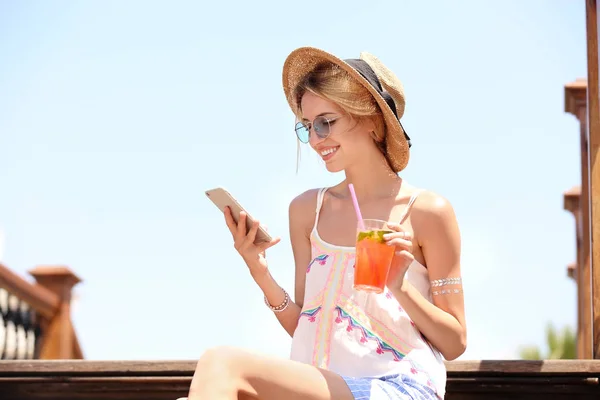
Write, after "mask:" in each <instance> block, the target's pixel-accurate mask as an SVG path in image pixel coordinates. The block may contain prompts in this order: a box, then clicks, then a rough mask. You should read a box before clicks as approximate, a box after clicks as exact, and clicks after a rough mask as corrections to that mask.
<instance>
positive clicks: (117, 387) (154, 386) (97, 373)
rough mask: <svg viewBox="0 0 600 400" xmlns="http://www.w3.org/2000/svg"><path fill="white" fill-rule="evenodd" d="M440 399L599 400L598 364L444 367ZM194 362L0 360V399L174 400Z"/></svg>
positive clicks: (473, 363) (185, 388)
mask: <svg viewBox="0 0 600 400" xmlns="http://www.w3.org/2000/svg"><path fill="white" fill-rule="evenodd" d="M446 367H447V370H448V380H447V384H446V396H445V399H446V400H506V399H521V400H529V399H530V400H575V399H578V400H584V399H585V400H587V399H590V400H592V399H594V400H597V399H598V398H600V384H599V377H600V361H599V360H585V361H584V360H543V361H542V360H540V361H524V360H508V361H504V360H481V361H450V362H448V363H446ZM195 368H196V361H191V360H190V361H77V360H68V361H0V393H2V400H58V399H60V400H100V399H102V400H174V399H176V398H179V397H184V396H186V395H187V394H188V391H189V387H190V383H191V381H192V375H193V374H194V370H195Z"/></svg>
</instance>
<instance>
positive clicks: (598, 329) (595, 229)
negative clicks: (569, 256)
mask: <svg viewBox="0 0 600 400" xmlns="http://www.w3.org/2000/svg"><path fill="white" fill-rule="evenodd" d="M597 9H598V0H587V1H586V31H587V67H588V68H587V69H588V79H587V81H588V82H587V83H588V85H587V104H588V107H587V110H588V112H587V119H588V123H587V125H588V137H589V146H590V147H589V149H590V155H589V162H590V164H589V168H590V181H589V182H590V192H589V196H590V217H591V239H592V240H591V243H590V244H591V246H590V247H591V267H592V270H591V272H592V301H593V303H592V314H593V315H592V318H593V327H592V332H593V351H594V358H595V359H600V157H599V156H600V153H599V150H600V95H599V93H598V36H599V32H598V12H597Z"/></svg>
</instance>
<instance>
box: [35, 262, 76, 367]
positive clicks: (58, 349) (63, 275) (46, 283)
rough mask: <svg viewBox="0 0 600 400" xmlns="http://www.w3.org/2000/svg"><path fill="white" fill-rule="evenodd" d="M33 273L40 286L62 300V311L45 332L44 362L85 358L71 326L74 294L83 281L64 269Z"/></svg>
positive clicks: (42, 354)
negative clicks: (74, 289)
mask: <svg viewBox="0 0 600 400" xmlns="http://www.w3.org/2000/svg"><path fill="white" fill-rule="evenodd" d="M29 273H30V274H31V275H32V276H33V277H34V278H35V280H36V281H37V282H38V284H39V285H40V286H43V287H45V288H46V289H48V290H50V291H51V292H53V293H54V294H56V295H57V296H58V298H59V299H60V304H59V307H58V311H57V312H56V314H55V315H54V317H53V318H52V319H51V320H50V321H48V324H47V325H46V326H44V327H42V329H44V333H43V340H42V343H41V349H40V358H41V359H44V360H57V359H63V360H64V359H74V358H83V354H81V348H80V347H79V343H78V342H77V337H76V335H75V331H74V329H73V324H72V323H71V291H72V289H73V286H75V285H76V284H77V283H79V282H81V280H80V279H79V278H78V277H77V276H76V275H75V274H74V273H73V272H71V270H70V269H68V268H66V267H62V266H40V267H36V268H34V269H33V270H31V271H29Z"/></svg>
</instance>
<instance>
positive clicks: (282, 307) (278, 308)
mask: <svg viewBox="0 0 600 400" xmlns="http://www.w3.org/2000/svg"><path fill="white" fill-rule="evenodd" d="M281 290H283V294H284V295H285V298H284V299H283V302H282V303H281V304H280V305H278V306H272V305H271V304H269V300H267V296H265V304H266V305H267V307H269V308H270V309H271V311H273V312H275V313H280V312H282V311H284V310H285V309H286V308H288V306H289V305H290V296H289V295H288V293H287V292H286V291H285V289H284V288H281Z"/></svg>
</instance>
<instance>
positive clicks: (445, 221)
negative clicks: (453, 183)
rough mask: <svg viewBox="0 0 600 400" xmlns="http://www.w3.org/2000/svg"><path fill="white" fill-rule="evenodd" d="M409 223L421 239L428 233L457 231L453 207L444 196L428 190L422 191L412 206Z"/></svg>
mask: <svg viewBox="0 0 600 400" xmlns="http://www.w3.org/2000/svg"><path fill="white" fill-rule="evenodd" d="M411 221H412V223H413V226H414V229H415V231H418V232H415V234H418V235H419V236H420V237H421V239H424V238H425V236H429V234H430V233H433V232H436V231H437V232H438V233H439V232H440V231H446V232H448V231H456V232H457V231H458V223H457V221H456V214H455V212H454V207H453V206H452V204H451V203H450V201H449V200H448V199H447V198H445V197H444V196H442V195H440V194H438V193H435V192H433V191H430V190H423V191H421V193H420V194H419V197H418V198H417V200H416V201H415V203H414V204H413V209H412V210H411Z"/></svg>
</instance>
